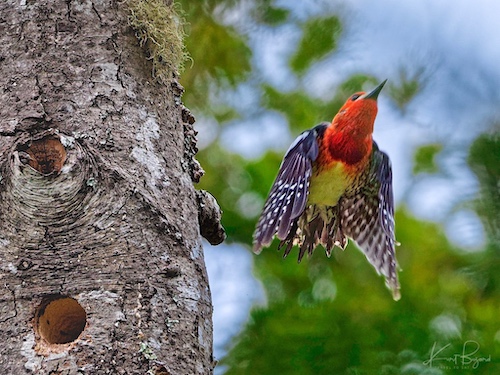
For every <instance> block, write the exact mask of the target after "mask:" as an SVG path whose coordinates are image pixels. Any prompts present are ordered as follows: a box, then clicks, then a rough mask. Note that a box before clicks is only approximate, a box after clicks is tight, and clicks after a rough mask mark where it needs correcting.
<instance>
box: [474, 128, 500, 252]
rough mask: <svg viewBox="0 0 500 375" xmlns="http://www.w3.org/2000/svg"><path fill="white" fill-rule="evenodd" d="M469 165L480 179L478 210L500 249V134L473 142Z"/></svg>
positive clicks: (483, 137) (486, 136) (485, 136)
mask: <svg viewBox="0 0 500 375" xmlns="http://www.w3.org/2000/svg"><path fill="white" fill-rule="evenodd" d="M469 165H470V166H471V168H472V170H473V172H474V173H475V174H476V176H477V177H478V179H479V181H480V186H481V192H480V193H481V194H480V196H479V199H478V200H477V203H476V205H477V211H478V214H479V216H480V217H481V218H482V219H483V221H484V222H485V224H486V225H485V226H486V230H487V231H488V233H489V235H490V238H491V239H492V241H494V242H495V245H496V246H498V248H499V251H500V214H499V213H500V135H498V134H495V135H482V136H480V137H479V138H478V139H476V141H475V142H474V143H473V144H472V146H471V148H470V153H469Z"/></svg>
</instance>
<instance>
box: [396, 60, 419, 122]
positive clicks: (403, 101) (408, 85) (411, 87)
mask: <svg viewBox="0 0 500 375" xmlns="http://www.w3.org/2000/svg"><path fill="white" fill-rule="evenodd" d="M423 72H424V70H423V69H420V70H418V71H417V72H416V73H415V74H413V75H410V74H409V73H408V72H407V70H406V69H404V68H403V69H401V71H400V74H399V86H396V84H394V83H393V82H389V85H388V86H389V90H388V91H389V95H390V96H391V98H392V99H393V100H394V102H395V103H396V105H397V106H398V108H399V109H400V110H401V111H403V112H404V111H405V108H406V106H407V105H408V104H409V103H410V102H411V101H412V100H413V98H414V97H415V96H416V95H417V94H418V93H419V92H420V91H421V90H422V88H423V80H422V77H423Z"/></svg>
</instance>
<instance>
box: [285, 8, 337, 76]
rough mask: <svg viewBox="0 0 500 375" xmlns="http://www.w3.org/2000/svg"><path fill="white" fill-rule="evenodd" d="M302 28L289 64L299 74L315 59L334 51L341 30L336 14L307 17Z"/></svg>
mask: <svg viewBox="0 0 500 375" xmlns="http://www.w3.org/2000/svg"><path fill="white" fill-rule="evenodd" d="M302 28H303V35H302V39H301V41H300V43H299V46H298V48H297V51H296V52H295V54H294V55H293V56H292V58H291V60H290V66H291V67H292V69H293V70H294V71H295V72H297V73H299V74H302V73H304V72H305V71H306V70H307V69H308V68H309V67H310V66H311V64H312V63H314V62H315V61H318V60H319V59H321V58H323V57H325V56H326V55H328V54H329V53H331V52H332V51H334V50H335V48H336V47H337V40H338V38H339V36H340V34H341V32H342V25H341V23H340V20H339V18H338V17H337V16H330V17H324V18H313V19H309V20H307V21H306V22H305V23H304V25H303V26H302Z"/></svg>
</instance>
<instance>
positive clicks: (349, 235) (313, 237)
mask: <svg viewBox="0 0 500 375" xmlns="http://www.w3.org/2000/svg"><path fill="white" fill-rule="evenodd" d="M386 82H387V80H384V81H383V82H382V83H380V84H379V85H378V86H377V87H376V88H375V89H373V90H372V91H371V92H369V93H366V92H363V91H362V92H357V93H355V94H353V95H351V96H350V97H349V98H348V99H347V101H346V102H345V104H344V105H343V106H342V107H341V108H340V110H339V111H338V113H337V114H336V115H335V116H334V118H333V120H332V122H331V123H328V122H322V123H320V124H319V125H317V126H315V127H314V128H312V129H310V130H306V131H304V132H302V133H301V134H300V135H299V136H298V137H297V138H296V139H295V141H294V142H293V143H292V144H291V146H290V147H289V149H288V150H287V152H286V153H285V156H284V157H283V161H282V162H281V165H280V167H279V171H278V174H277V177H276V179H275V181H274V183H273V185H272V187H271V190H270V192H269V195H268V197H267V199H266V201H265V204H264V208H263V210H262V213H261V215H260V217H259V219H258V221H257V226H256V229H255V232H254V235H253V251H254V252H255V253H257V254H259V253H260V252H261V251H262V249H263V248H264V247H268V246H269V245H270V244H271V242H272V240H273V238H274V237H277V238H278V239H279V240H280V243H279V246H278V249H282V248H284V254H283V257H286V256H287V255H288V254H289V253H290V251H291V249H292V248H293V246H294V245H297V246H298V248H299V254H298V261H299V263H300V261H301V260H302V258H303V256H304V254H305V253H306V252H307V254H308V255H309V256H311V255H312V253H313V251H314V249H315V248H316V247H317V246H318V245H322V246H323V247H324V249H325V251H326V255H327V256H328V257H330V256H331V253H332V249H333V248H334V247H335V246H337V247H339V248H341V249H342V250H344V249H345V248H346V246H347V243H348V239H351V240H352V241H354V242H355V243H356V244H357V246H358V247H359V248H360V250H361V251H362V252H363V253H364V255H365V256H366V258H367V260H368V261H369V263H371V264H372V266H373V267H374V268H375V270H376V271H377V273H378V274H379V275H383V276H384V278H385V281H386V286H387V287H388V288H389V290H390V291H392V296H393V298H394V300H396V301H397V300H399V299H400V298H401V293H400V284H399V281H398V270H399V268H398V267H399V266H398V263H397V260H396V251H395V247H396V245H398V243H397V241H396V239H395V221H394V197H393V189H392V167H391V161H390V159H389V156H388V155H387V154H386V153H385V152H383V151H381V150H380V149H379V148H378V145H377V143H376V142H375V141H374V140H373V129H374V123H375V118H376V116H377V111H378V107H377V98H378V96H379V93H380V91H381V90H382V88H383V87H384V85H385V83H386Z"/></svg>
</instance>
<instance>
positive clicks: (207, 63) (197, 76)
mask: <svg viewBox="0 0 500 375" xmlns="http://www.w3.org/2000/svg"><path fill="white" fill-rule="evenodd" d="M212 3H214V2H209V3H207V4H204V2H192V1H191V2H188V1H183V2H182V4H183V8H184V10H185V13H186V14H188V16H189V19H190V20H195V22H193V21H191V22H190V23H189V25H188V35H187V38H186V40H185V42H186V47H187V50H188V51H189V54H190V56H191V58H192V64H191V66H189V63H188V64H186V70H185V72H184V73H183V74H182V77H181V83H182V85H183V86H184V87H186V88H187V90H186V93H185V95H184V101H185V102H186V104H187V105H188V106H190V107H197V108H203V107H205V106H206V105H207V104H208V103H209V102H210V101H209V98H210V89H211V87H213V86H214V85H216V86H219V88H220V87H224V86H235V85H236V84H238V83H239V82H241V81H242V80H243V79H244V78H245V77H246V75H247V74H248V73H249V71H250V58H251V50H250V48H249V47H248V46H247V43H246V41H245V40H244V38H243V37H242V36H241V35H240V34H238V33H237V32H236V31H235V30H234V29H233V28H232V27H230V26H225V25H222V24H220V23H219V22H218V21H217V20H216V19H215V18H214V17H213V14H211V13H207V12H208V11H209V10H210V9H211V8H212V7H214V4H212ZM216 3H218V2H216Z"/></svg>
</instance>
